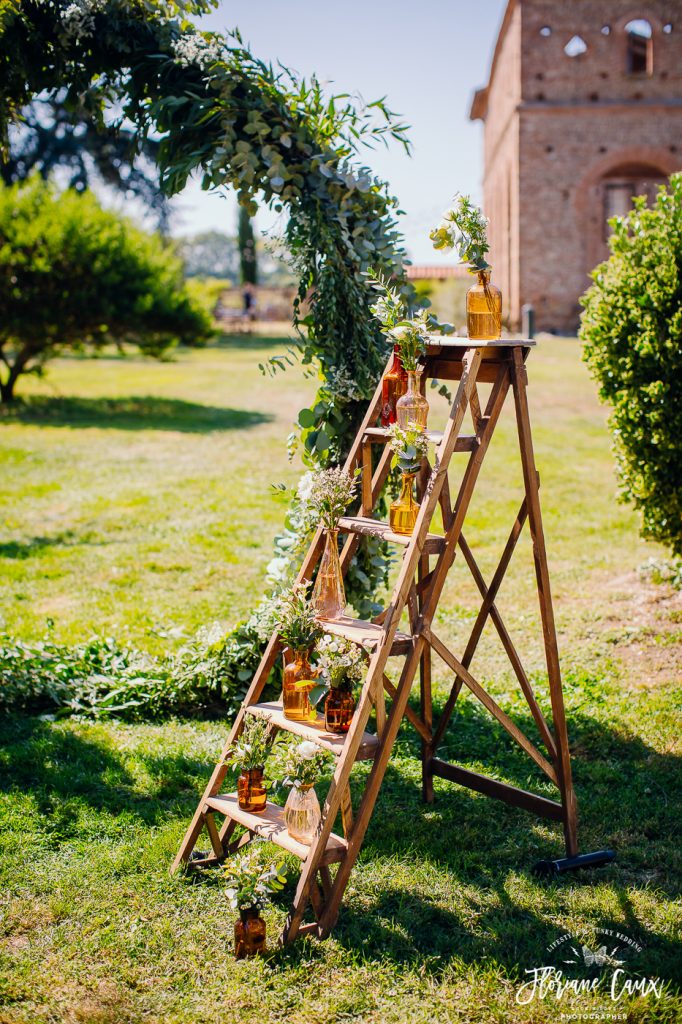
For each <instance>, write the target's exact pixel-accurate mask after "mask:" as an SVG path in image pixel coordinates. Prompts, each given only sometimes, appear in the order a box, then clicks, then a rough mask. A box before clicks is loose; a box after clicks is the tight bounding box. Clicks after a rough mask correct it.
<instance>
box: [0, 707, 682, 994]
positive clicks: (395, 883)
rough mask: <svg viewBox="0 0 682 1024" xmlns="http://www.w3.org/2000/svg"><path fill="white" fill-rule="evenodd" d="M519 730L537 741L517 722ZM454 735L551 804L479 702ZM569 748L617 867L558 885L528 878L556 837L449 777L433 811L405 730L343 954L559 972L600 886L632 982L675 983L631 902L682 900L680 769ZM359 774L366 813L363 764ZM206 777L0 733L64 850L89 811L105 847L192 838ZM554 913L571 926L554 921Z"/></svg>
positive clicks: (619, 733)
mask: <svg viewBox="0 0 682 1024" xmlns="http://www.w3.org/2000/svg"><path fill="white" fill-rule="evenodd" d="M513 717H514V720H515V721H516V723H517V725H519V727H520V728H522V729H523V730H524V731H527V732H532V730H531V723H530V721H529V720H528V719H526V718H525V717H524V716H523V715H515V716H513ZM446 735H447V743H446V754H444V756H447V757H448V759H450V760H459V761H460V762H462V763H464V764H465V765H470V766H472V767H473V768H474V769H476V770H486V769H485V768H484V767H483V766H484V765H486V764H487V766H488V769H487V770H488V771H489V772H490V774H493V775H495V776H497V777H499V778H502V779H503V780H505V781H508V782H510V783H512V784H515V785H518V786H521V787H523V788H526V789H533V790H535V791H537V792H542V793H545V794H547V795H554V794H553V793H552V791H551V789H550V787H549V786H547V785H545V784H543V783H542V782H539V781H538V777H537V775H536V773H535V771H534V765H533V764H532V763H531V762H530V761H529V760H528V758H527V757H526V756H525V755H524V754H522V753H521V752H517V751H516V749H514V748H513V747H512V746H511V745H510V744H509V743H507V741H506V740H505V739H500V734H499V731H498V729H497V728H496V727H495V725H494V723H493V722H492V721H491V720H490V719H489V717H488V716H487V715H485V714H483V713H482V712H481V711H480V710H479V709H478V708H477V707H476V706H475V705H474V703H473V701H470V700H468V701H463V702H461V704H460V705H459V706H458V708H457V711H456V715H455V718H454V720H453V722H452V725H451V730H450V734H446ZM571 736H572V739H573V745H574V760H573V764H574V775H575V781H576V789H577V795H578V801H579V807H580V832H579V838H580V847H581V849H582V850H583V851H588V850H594V849H599V848H602V847H605V846H614V847H615V848H616V849H617V851H618V860H617V861H616V863H615V864H613V865H609V866H608V867H605V868H601V869H594V870H591V871H584V872H581V873H577V874H570V875H566V876H560V877H559V878H558V879H556V880H554V881H550V882H538V881H537V880H535V879H533V878H532V877H531V875H530V869H531V867H532V865H533V864H534V863H535V861H536V860H538V859H539V858H540V857H548V856H556V855H562V853H563V842H562V836H561V828H560V826H559V825H558V824H556V823H550V822H546V821H540V820H539V819H537V818H535V817H534V816H533V815H530V814H527V813H525V812H524V811H522V810H520V809H517V808H513V807H509V806H507V805H505V804H502V803H499V802H497V801H495V800H491V799H489V798H486V797H484V796H482V795H480V794H476V793H473V792H471V791H469V790H466V789H463V788H461V787H459V786H456V785H454V784H451V783H448V782H445V781H444V780H436V782H435V787H436V800H435V802H434V804H432V805H425V804H424V803H422V800H421V792H420V765H419V763H418V761H416V760H415V759H414V758H415V755H417V754H418V751H419V741H418V738H417V737H416V735H415V734H414V731H413V730H412V729H411V728H410V727H409V726H407V724H406V723H404V724H403V726H402V728H401V733H400V735H399V739H398V743H397V745H396V749H395V755H394V759H393V760H392V761H391V763H390V765H389V769H388V771H387V773H386V776H385V779H384V783H383V785H382V788H381V791H380V794H379V798H378V801H377V806H376V809H375V813H374V816H373V818H372V820H371V822H370V826H369V829H368V831H367V835H366V838H365V842H364V844H363V849H362V852H361V857H360V862H359V864H358V867H357V875H355V876H354V879H355V882H356V884H355V886H353V883H351V884H352V887H353V888H355V893H354V894H352V893H351V898H350V901H348V902H347V903H346V905H345V906H343V907H342V910H341V914H340V917H339V921H338V924H337V926H336V928H335V929H334V939H335V941H337V942H339V943H340V944H341V945H342V946H344V947H346V948H348V949H349V950H354V951H358V950H361V951H362V954H363V955H366V956H370V957H376V956H377V955H379V954H381V956H384V957H387V958H388V959H390V960H391V961H394V962H396V963H400V964H404V965H407V966H413V967H419V969H421V970H422V971H426V972H428V973H429V974H432V975H434V976H438V975H439V974H440V973H441V972H442V971H443V970H444V969H445V968H446V967H447V966H448V965H449V964H451V963H452V961H453V959H459V960H462V961H464V962H466V963H478V962H480V961H484V960H490V961H491V963H494V964H499V965H501V966H503V967H504V968H505V969H506V970H507V971H509V972H510V973H511V974H512V975H514V974H517V975H519V976H522V974H523V970H524V969H525V968H530V967H532V966H536V965H540V964H543V963H545V962H550V963H551V962H553V961H552V960H551V959H550V960H547V958H546V949H547V946H548V945H549V944H550V943H551V942H552V941H553V940H554V939H555V938H557V936H558V935H559V934H560V933H561V932H562V931H564V930H565V929H566V927H569V928H570V927H571V925H570V923H569V924H568V926H567V925H566V923H565V913H566V905H567V904H570V903H571V901H572V897H571V893H572V892H574V891H575V890H576V889H577V888H578V887H585V886H600V887H602V888H603V887H607V888H608V890H609V891H610V892H611V893H612V894H613V895H612V897H611V898H610V899H608V900H604V899H603V898H602V900H601V902H600V901H599V900H598V899H597V898H596V897H595V904H594V906H595V910H594V913H591V912H590V911H589V910H586V909H585V904H584V903H583V904H580V901H579V902H578V906H579V907H581V908H582V909H580V910H579V911H578V912H577V913H578V914H579V915H580V916H582V917H583V918H585V917H587V919H588V920H589V921H590V923H591V924H592V925H594V926H601V927H614V925H615V926H616V927H623V923H622V920H620V921H617V922H614V920H613V919H611V918H610V917H609V916H605V911H604V912H603V911H601V910H600V909H599V908H600V907H605V906H608V907H611V906H613V903H614V899H613V896H615V900H616V903H618V904H619V905H620V908H621V911H622V914H623V917H624V919H625V921H626V922H627V923H626V925H625V928H626V930H627V931H628V934H630V935H631V936H632V937H633V938H636V939H637V940H638V941H639V942H641V944H642V945H643V946H644V947H645V951H644V953H643V954H641V955H640V956H638V959H637V970H638V971H640V972H644V973H648V974H649V975H651V976H660V977H664V978H675V977H676V975H677V974H678V972H679V964H680V960H681V958H680V956H679V952H680V949H679V945H678V944H676V943H675V942H674V941H673V939H672V938H669V937H668V936H667V935H666V934H664V933H663V931H662V929H661V927H660V926H658V927H657V926H656V919H655V918H654V919H653V921H652V919H650V917H649V916H648V912H647V909H646V906H645V905H638V903H637V899H636V893H637V892H638V891H642V890H646V889H649V888H650V887H651V886H652V885H653V886H655V888H656V889H657V890H659V891H660V892H662V893H665V894H666V895H667V896H670V897H674V896H675V895H676V894H677V893H678V880H677V878H676V877H675V875H674V868H675V865H676V863H677V861H678V852H677V851H678V850H679V845H680V844H679V838H678V836H679V830H680V822H679V814H678V809H679V786H680V782H679V777H680V772H679V767H680V758H679V757H676V756H674V755H673V754H671V753H665V754H662V753H659V752H658V751H655V750H654V749H653V748H652V747H650V746H648V745H647V744H646V743H645V742H644V741H643V740H642V739H641V738H640V737H638V736H635V735H632V734H629V733H627V732H626V731H624V730H621V729H619V728H616V727H615V726H611V725H609V724H606V723H605V722H604V721H602V720H600V719H598V718H597V717H595V716H592V715H590V714H586V713H581V712H574V713H573V714H572V715H571ZM456 751H459V752H460V753H459V757H457V756H456ZM356 771H357V776H358V777H356V778H354V780H353V789H354V798H355V799H356V800H357V798H359V794H360V791H361V788H362V783H363V778H362V776H363V775H364V776H366V773H367V771H368V765H367V764H365V765H363V766H362V767H360V768H358V769H357V770H356ZM208 774H209V768H207V766H206V764H205V762H204V761H201V760H199V759H197V758H193V757H191V756H186V755H179V754H173V755H165V754H162V753H157V752H153V753H147V752H143V751H136V750H135V749H134V748H133V750H131V751H129V752H124V751H119V750H117V749H116V748H114V747H113V746H110V745H108V744H106V743H102V742H101V741H98V740H96V739H93V738H90V737H89V736H88V735H87V733H83V734H81V735H79V734H78V733H77V732H75V731H72V730H69V729H62V728H60V727H58V726H56V727H55V726H53V725H52V723H50V722H45V721H41V720H39V719H36V718H15V719H12V720H11V721H6V722H4V723H2V724H0V791H3V790H4V791H5V792H10V791H13V792H17V793H19V794H30V795H32V796H33V797H34V798H35V802H36V805H37V806H38V807H39V808H40V814H41V820H42V822H43V827H44V828H45V829H46V830H47V831H48V832H49V834H50V839H51V843H52V844H53V845H54V846H59V845H60V844H62V843H66V842H69V841H71V840H72V839H74V838H76V837H77V836H78V835H79V834H81V833H82V832H83V830H84V829H86V828H92V822H91V821H90V818H91V817H92V812H95V817H96V822H97V827H98V829H101V831H102V833H103V834H106V833H107V830H108V829H110V830H111V831H112V833H114V834H115V830H116V828H117V824H116V823H117V822H120V820H121V819H123V820H124V821H125V820H130V821H133V820H137V821H139V822H143V823H144V824H146V825H149V826H153V825H157V824H161V823H168V821H170V820H173V819H176V820H177V821H178V822H179V823H181V824H182V825H184V824H185V823H187V822H188V821H189V820H190V818H191V816H192V814H193V812H194V810H195V807H196V802H197V799H198V795H199V793H200V792H201V789H202V788H203V785H204V784H205V781H206V779H207V777H208ZM141 777H142V778H143V779H144V780H145V784H144V792H141V791H140V778H141ZM661 794H662V795H661ZM320 795H321V794H320ZM354 802H355V801H354ZM356 806H357V803H356ZM88 811H90V816H89V815H88ZM204 844H205V837H204ZM200 846H201V840H200ZM401 876H402V879H404V884H401ZM358 880H359V882H360V886H361V890H362V894H363V895H362V900H358V898H357V883H358ZM197 881H198V880H197ZM430 886H432V887H431V888H429V887H430ZM289 888H290V887H289ZM441 890H442V891H441ZM543 890H545V893H544V894H543ZM287 895H289V893H287ZM282 897H283V898H285V894H282ZM276 902H277V905H278V906H279V905H280V902H281V901H280V899H278V900H277V901H276ZM552 906H554V911H552V910H551V908H552ZM282 908H284V904H283V903H282ZM553 914H554V916H553ZM556 914H558V915H559V917H560V918H561V921H562V923H561V924H559V923H556V924H555V923H554V917H555V916H556ZM311 948H312V949H317V950H318V952H316V953H315V952H314V953H313V954H312V955H313V956H314V957H317V956H320V957H323V956H324V953H323V952H322V951H321V950H320V947H316V946H314V945H313V946H312V947H311V946H310V945H308V944H304V945H301V944H298V945H295V946H293V947H287V949H285V950H282V951H280V952H277V953H275V954H274V956H273V961H274V962H278V963H279V962H281V964H282V965H284V964H285V963H286V964H289V965H291V964H295V962H296V959H297V957H303V956H305V957H309V956H310V955H311ZM543 956H544V957H545V959H543ZM559 966H560V965H559Z"/></svg>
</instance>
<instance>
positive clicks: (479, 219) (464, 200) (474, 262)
mask: <svg viewBox="0 0 682 1024" xmlns="http://www.w3.org/2000/svg"><path fill="white" fill-rule="evenodd" d="M452 202H453V205H452V206H451V207H450V209H449V210H446V211H445V212H444V214H443V218H442V220H441V222H440V224H439V225H438V227H437V228H434V229H433V231H430V232H429V238H430V239H431V241H432V242H433V247H434V249H456V250H457V254H458V256H459V259H460V263H466V264H468V266H469V270H471V271H472V273H476V272H481V271H483V270H489V269H490V264H489V263H488V261H487V260H486V258H485V257H486V254H487V253H488V250H489V249H490V246H489V244H488V219H487V217H484V216H483V213H482V211H481V210H480V209H479V208H478V206H476V205H475V203H473V202H472V201H471V196H462V195H460V194H459V193H456V194H455V196H454V198H453V201H452Z"/></svg>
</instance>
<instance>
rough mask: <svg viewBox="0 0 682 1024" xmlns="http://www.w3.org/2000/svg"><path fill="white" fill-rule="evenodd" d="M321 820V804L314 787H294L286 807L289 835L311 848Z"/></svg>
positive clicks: (285, 813)
mask: <svg viewBox="0 0 682 1024" xmlns="http://www.w3.org/2000/svg"><path fill="white" fill-rule="evenodd" d="M320 818H321V814H320V802H319V800H318V799H317V793H316V792H315V790H314V789H313V787H312V786H292V787H291V792H290V793H289V796H288V797H287V802H286V803H285V805H284V821H285V822H286V826H287V831H288V833H289V835H290V836H291V837H292V838H293V839H297V840H298V841H299V843H305V845H306V846H310V844H311V843H312V841H313V839H314V838H315V833H316V832H317V826H318V825H319V824H320Z"/></svg>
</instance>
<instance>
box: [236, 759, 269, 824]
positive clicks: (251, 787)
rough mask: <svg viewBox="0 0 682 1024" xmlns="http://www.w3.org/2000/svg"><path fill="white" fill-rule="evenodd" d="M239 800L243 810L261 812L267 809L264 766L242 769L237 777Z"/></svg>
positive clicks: (254, 812) (253, 812)
mask: <svg viewBox="0 0 682 1024" xmlns="http://www.w3.org/2000/svg"><path fill="white" fill-rule="evenodd" d="M237 800H238V803H239V806H240V807H241V809H242V810H243V811H250V812H251V813H252V814H260V813H261V812H262V811H264V810H265V804H266V802H267V794H266V792H265V786H264V785H263V768H250V769H247V770H244V771H242V773H241V775H240V776H239V778H238V779H237Z"/></svg>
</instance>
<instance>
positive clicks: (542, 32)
mask: <svg viewBox="0 0 682 1024" xmlns="http://www.w3.org/2000/svg"><path fill="white" fill-rule="evenodd" d="M551 34H552V29H551V26H549V25H543V26H542V28H541V29H540V35H541V36H544V37H545V39H547V37H548V36H551Z"/></svg>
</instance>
